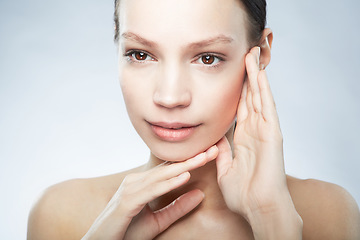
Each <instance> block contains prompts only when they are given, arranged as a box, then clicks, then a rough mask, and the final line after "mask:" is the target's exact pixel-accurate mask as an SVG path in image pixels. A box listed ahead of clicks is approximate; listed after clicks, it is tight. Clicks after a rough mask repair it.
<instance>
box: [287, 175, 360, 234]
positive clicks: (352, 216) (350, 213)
mask: <svg viewBox="0 0 360 240" xmlns="http://www.w3.org/2000/svg"><path fill="white" fill-rule="evenodd" d="M287 182H288V187H289V191H290V194H291V196H292V199H293V202H294V204H295V207H296V209H297V211H298V213H299V214H300V216H301V217H302V219H303V222H304V230H303V239H327V240H329V239H337V240H339V239H347V240H351V239H360V212H359V207H358V205H357V203H356V201H355V200H354V198H353V197H352V196H351V195H350V194H349V193H348V192H347V191H346V190H345V189H344V188H342V187H340V186H338V185H335V184H332V183H328V182H324V181H319V180H315V179H306V180H302V179H297V178H294V177H290V176H288V177H287Z"/></svg>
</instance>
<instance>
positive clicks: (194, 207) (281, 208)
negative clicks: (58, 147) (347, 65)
mask: <svg viewBox="0 0 360 240" xmlns="http://www.w3.org/2000/svg"><path fill="white" fill-rule="evenodd" d="M265 9H266V3H265V1H260V0H257V1H247V0H241V1H240V0H222V1H217V0H198V1H191V0H184V1H175V0H122V1H117V2H116V10H115V21H116V22H115V23H116V36H115V37H116V38H115V39H116V41H117V42H118V44H119V51H120V57H119V68H120V84H121V88H122V92H123V96H124V100H125V103H126V106H127V110H128V114H129V117H130V119H131V121H132V123H133V125H134V127H135V129H136V130H137V132H138V133H139V135H140V136H141V137H142V139H143V140H144V142H145V143H146V144H147V145H148V147H149V149H150V151H151V156H150V159H149V161H148V163H147V164H145V165H143V166H140V167H138V168H136V169H132V170H129V171H127V172H123V173H118V174H115V175H111V176H105V177H100V178H95V179H84V180H71V181H68V182H64V183H61V184H58V185H55V186H53V187H51V188H49V189H48V191H47V192H46V193H45V194H44V196H43V197H42V198H41V199H40V200H39V202H38V203H37V204H36V205H35V207H34V209H33V210H32V212H31V215H30V218H29V230H28V238H29V239H81V238H82V239H154V238H156V239H302V238H304V239H359V238H360V230H359V226H360V214H359V209H358V207H357V205H356V202H355V201H354V200H353V198H352V197H351V196H350V195H349V194H348V193H347V192H346V191H345V190H343V189H342V188H341V187H338V186H336V185H332V184H329V183H325V182H320V181H316V180H299V179H295V178H293V177H290V176H286V174H285V171H284V166H283V165H284V160H283V151H282V135H281V131H280V127H279V121H278V117H277V113H276V109H275V104H274V100H273V97H272V94H271V91H270V87H269V84H268V80H267V77H266V73H265V70H264V69H265V68H266V67H267V65H268V64H269V62H270V49H271V44H272V38H273V35H272V32H271V30H270V29H267V28H265V20H266V11H265ZM126 160H127V157H126V156H124V159H123V161H126Z"/></svg>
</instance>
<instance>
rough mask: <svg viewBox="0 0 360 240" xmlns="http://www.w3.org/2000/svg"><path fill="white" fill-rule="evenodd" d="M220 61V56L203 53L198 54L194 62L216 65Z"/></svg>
mask: <svg viewBox="0 0 360 240" xmlns="http://www.w3.org/2000/svg"><path fill="white" fill-rule="evenodd" d="M220 61H222V59H221V58H220V57H217V56H215V55H211V54H205V55H202V56H200V57H199V58H198V59H197V61H196V62H197V63H200V64H204V65H209V66H213V65H217V64H218V63H219V62H220Z"/></svg>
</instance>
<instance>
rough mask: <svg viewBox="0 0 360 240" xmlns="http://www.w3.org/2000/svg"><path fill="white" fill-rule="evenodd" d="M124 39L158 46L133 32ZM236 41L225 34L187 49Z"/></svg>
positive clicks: (125, 35) (125, 34) (192, 44)
mask: <svg viewBox="0 0 360 240" xmlns="http://www.w3.org/2000/svg"><path fill="white" fill-rule="evenodd" d="M121 37H122V38H125V39H128V40H131V41H135V42H138V43H140V44H142V45H145V46H148V47H156V46H157V44H156V43H155V42H153V41H150V40H147V39H145V38H143V37H140V36H139V35H137V34H135V33H132V32H124V33H123V34H121ZM233 41H234V39H233V38H231V37H228V36H226V35H223V34H219V35H218V36H215V37H211V38H209V39H205V40H202V41H199V42H193V43H190V44H189V45H188V46H187V47H189V48H203V47H206V46H209V45H213V44H218V43H225V44H226V43H227V44H229V43H231V42H233Z"/></svg>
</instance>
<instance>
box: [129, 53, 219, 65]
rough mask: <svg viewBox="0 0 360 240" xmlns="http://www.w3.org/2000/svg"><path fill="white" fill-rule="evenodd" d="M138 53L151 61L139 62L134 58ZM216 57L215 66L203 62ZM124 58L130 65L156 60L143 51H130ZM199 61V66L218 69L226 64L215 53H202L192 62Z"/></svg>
mask: <svg viewBox="0 0 360 240" xmlns="http://www.w3.org/2000/svg"><path fill="white" fill-rule="evenodd" d="M136 53H140V54H145V55H146V58H148V57H150V58H151V60H146V59H144V60H137V59H136V58H135V56H133V55H134V54H136ZM207 56H209V57H214V58H215V60H214V62H216V63H215V64H213V63H211V64H206V63H204V62H203V61H202V58H203V57H207ZM124 57H127V60H128V61H129V62H130V63H140V64H143V63H146V62H147V61H154V60H156V59H155V58H154V57H152V56H151V54H149V53H147V52H146V51H142V50H129V51H127V52H125V53H124ZM198 61H201V63H198V64H202V65H204V66H206V67H210V68H216V67H219V65H220V64H221V62H224V61H225V59H224V58H223V57H220V56H219V55H218V54H214V53H202V54H200V55H198V56H196V57H195V60H193V61H192V63H193V62H198Z"/></svg>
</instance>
